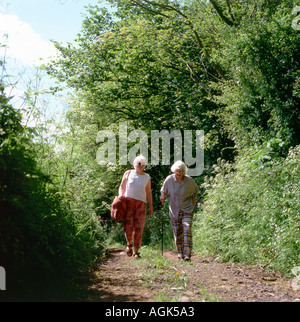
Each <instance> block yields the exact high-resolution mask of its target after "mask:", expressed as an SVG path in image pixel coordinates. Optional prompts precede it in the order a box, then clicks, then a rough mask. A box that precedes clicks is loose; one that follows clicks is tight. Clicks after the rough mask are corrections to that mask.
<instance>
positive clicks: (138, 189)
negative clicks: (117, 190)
mask: <svg viewBox="0 0 300 322" xmlns="http://www.w3.org/2000/svg"><path fill="white" fill-rule="evenodd" d="M149 179H150V176H149V174H147V173H146V174H137V173H135V172H134V171H133V170H132V171H130V174H129V177H128V180H127V184H126V190H125V197H130V198H133V199H137V200H140V201H143V202H146V203H147V197H146V190H145V188H146V186H147V183H148V181H149Z"/></svg>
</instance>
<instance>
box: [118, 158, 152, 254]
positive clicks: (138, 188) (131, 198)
mask: <svg viewBox="0 0 300 322" xmlns="http://www.w3.org/2000/svg"><path fill="white" fill-rule="evenodd" d="M146 164H147V161H146V158H145V157H144V156H142V155H140V156H137V157H136V158H135V159H134V161H133V165H134V170H127V171H126V172H125V173H124V175H123V178H122V182H121V185H120V187H119V196H125V197H126V202H127V212H126V214H125V217H124V219H123V230H124V232H125V237H126V241H127V248H126V253H127V255H128V256H132V255H133V256H134V257H135V258H139V257H140V254H139V249H140V247H141V244H142V235H143V229H144V225H145V220H146V211H147V202H148V204H149V212H148V214H149V216H152V214H153V204H152V192H151V180H150V176H149V175H148V174H146V173H145V172H144V169H145V167H146ZM133 232H134V253H133V251H132V247H133V245H132V242H133Z"/></svg>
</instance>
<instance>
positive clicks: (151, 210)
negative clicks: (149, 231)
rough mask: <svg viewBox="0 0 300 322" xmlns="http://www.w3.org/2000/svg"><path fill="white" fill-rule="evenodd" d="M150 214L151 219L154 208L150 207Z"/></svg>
mask: <svg viewBox="0 0 300 322" xmlns="http://www.w3.org/2000/svg"><path fill="white" fill-rule="evenodd" d="M148 214H149V217H151V216H152V215H153V207H149V211H148Z"/></svg>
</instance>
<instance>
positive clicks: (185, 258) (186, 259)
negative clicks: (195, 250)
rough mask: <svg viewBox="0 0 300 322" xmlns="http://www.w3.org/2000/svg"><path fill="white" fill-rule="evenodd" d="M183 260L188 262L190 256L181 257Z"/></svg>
mask: <svg viewBox="0 0 300 322" xmlns="http://www.w3.org/2000/svg"><path fill="white" fill-rule="evenodd" d="M183 260H184V261H185V262H190V261H191V258H190V257H187V256H186V257H184V259H183Z"/></svg>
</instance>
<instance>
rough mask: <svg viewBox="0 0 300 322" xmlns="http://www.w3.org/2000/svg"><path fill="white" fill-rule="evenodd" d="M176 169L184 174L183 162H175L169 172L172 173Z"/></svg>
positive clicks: (185, 170) (184, 166)
mask: <svg viewBox="0 0 300 322" xmlns="http://www.w3.org/2000/svg"><path fill="white" fill-rule="evenodd" d="M176 169H181V170H183V172H184V174H186V172H187V166H186V165H185V163H184V162H182V161H176V162H175V163H174V164H173V165H172V167H171V171H172V172H173V173H174V172H175V170H176Z"/></svg>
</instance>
